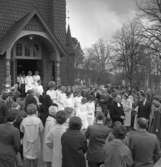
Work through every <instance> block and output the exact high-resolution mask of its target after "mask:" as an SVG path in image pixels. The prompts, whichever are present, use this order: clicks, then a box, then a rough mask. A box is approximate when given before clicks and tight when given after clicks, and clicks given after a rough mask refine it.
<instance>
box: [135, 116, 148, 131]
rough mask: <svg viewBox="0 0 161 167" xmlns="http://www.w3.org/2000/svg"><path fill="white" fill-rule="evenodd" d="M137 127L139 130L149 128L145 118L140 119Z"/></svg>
mask: <svg viewBox="0 0 161 167" xmlns="http://www.w3.org/2000/svg"><path fill="white" fill-rule="evenodd" d="M137 125H138V128H139V129H146V128H147V120H146V119H145V118H139V119H138V120H137Z"/></svg>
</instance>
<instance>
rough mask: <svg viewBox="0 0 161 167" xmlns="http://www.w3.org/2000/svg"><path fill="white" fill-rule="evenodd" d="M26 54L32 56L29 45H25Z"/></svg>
mask: <svg viewBox="0 0 161 167" xmlns="http://www.w3.org/2000/svg"><path fill="white" fill-rule="evenodd" d="M25 56H26V57H29V56H31V53H30V47H29V46H25Z"/></svg>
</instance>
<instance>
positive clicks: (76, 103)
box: [73, 96, 83, 115]
mask: <svg viewBox="0 0 161 167" xmlns="http://www.w3.org/2000/svg"><path fill="white" fill-rule="evenodd" d="M82 98H83V97H82V96H76V97H74V100H73V101H74V112H75V114H76V115H77V112H79V110H80V106H81V101H82Z"/></svg>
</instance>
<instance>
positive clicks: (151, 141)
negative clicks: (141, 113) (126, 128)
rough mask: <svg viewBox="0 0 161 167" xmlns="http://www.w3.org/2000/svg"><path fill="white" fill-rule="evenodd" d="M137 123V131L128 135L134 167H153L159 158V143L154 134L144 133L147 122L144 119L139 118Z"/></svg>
mask: <svg viewBox="0 0 161 167" xmlns="http://www.w3.org/2000/svg"><path fill="white" fill-rule="evenodd" d="M137 123H138V130H136V131H132V132H130V133H129V135H128V143H129V148H130V150H131V151H132V156H133V160H134V167H153V165H154V163H155V162H156V161H157V160H158V159H159V158H160V156H161V155H160V153H161V152H160V145H159V141H158V139H157V136H156V135H155V134H152V133H149V132H147V131H146V128H147V120H146V119H145V118H139V119H138V122H137Z"/></svg>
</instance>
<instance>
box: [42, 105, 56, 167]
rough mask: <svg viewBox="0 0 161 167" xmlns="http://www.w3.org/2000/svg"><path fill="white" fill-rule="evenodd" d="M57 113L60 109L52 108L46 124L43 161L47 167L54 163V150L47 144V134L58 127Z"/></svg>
mask: <svg viewBox="0 0 161 167" xmlns="http://www.w3.org/2000/svg"><path fill="white" fill-rule="evenodd" d="M57 111H58V108H57V107H56V106H50V107H49V116H48V117H47V119H46V122H45V130H44V142H43V161H44V163H45V167H51V163H52V149H51V148H49V147H48V146H47V145H46V144H45V141H46V138H47V134H48V133H49V132H50V130H51V129H52V128H54V126H55V125H56V119H55V116H56V113H57Z"/></svg>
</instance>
